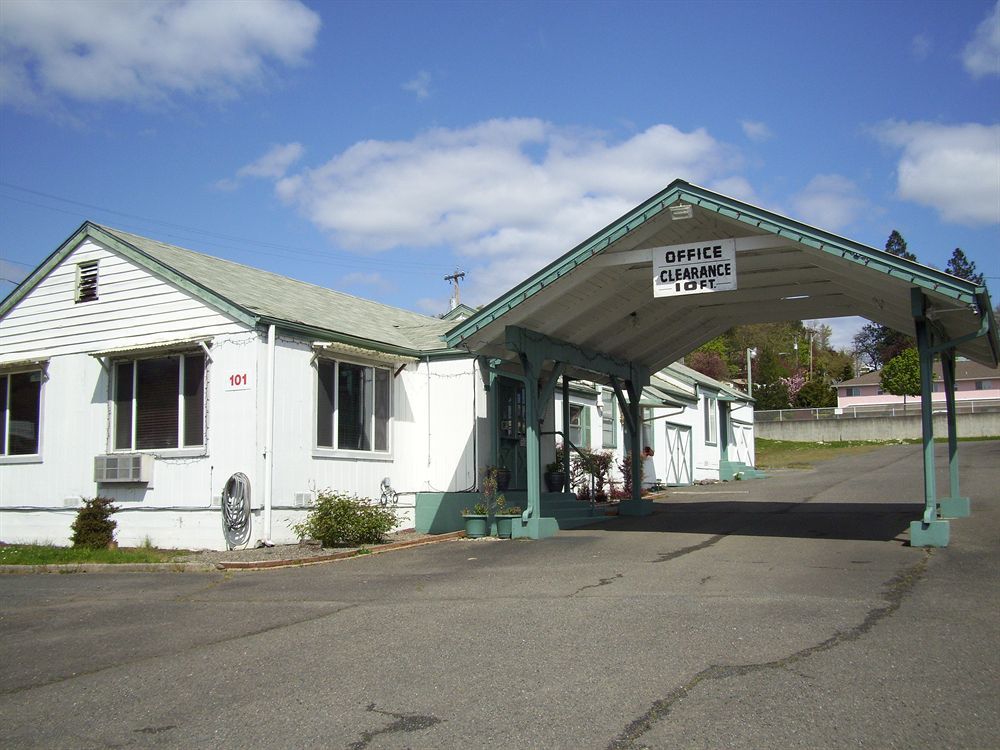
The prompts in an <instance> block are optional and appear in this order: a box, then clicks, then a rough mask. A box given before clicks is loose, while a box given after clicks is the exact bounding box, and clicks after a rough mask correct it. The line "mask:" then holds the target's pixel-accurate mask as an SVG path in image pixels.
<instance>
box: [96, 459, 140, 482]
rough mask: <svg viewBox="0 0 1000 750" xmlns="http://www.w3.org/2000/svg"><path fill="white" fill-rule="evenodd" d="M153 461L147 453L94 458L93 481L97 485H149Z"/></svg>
mask: <svg viewBox="0 0 1000 750" xmlns="http://www.w3.org/2000/svg"><path fill="white" fill-rule="evenodd" d="M153 461H154V459H153V457H152V456H151V455H149V454H148V453H120V454H116V455H110V456H94V481H95V482H97V483H98V484H106V483H111V482H119V483H120V482H131V483H133V484H149V483H150V482H152V481H153Z"/></svg>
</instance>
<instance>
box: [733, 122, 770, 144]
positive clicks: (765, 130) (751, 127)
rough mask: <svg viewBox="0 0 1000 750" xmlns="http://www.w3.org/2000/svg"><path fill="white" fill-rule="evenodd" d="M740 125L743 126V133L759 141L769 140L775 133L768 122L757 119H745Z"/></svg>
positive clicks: (752, 139)
mask: <svg viewBox="0 0 1000 750" xmlns="http://www.w3.org/2000/svg"><path fill="white" fill-rule="evenodd" d="M740 126H741V127H742V128H743V135H745V136H746V137H747V138H749V139H750V140H751V141H757V142H758V143H759V142H762V141H766V140H769V139H770V138H771V137H772V136H773V135H774V134H773V133H772V132H771V128H769V127H768V126H767V124H766V123H763V122H757V121H756V120H743V121H742V122H741V123H740Z"/></svg>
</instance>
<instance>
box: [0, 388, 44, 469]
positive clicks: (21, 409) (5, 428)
mask: <svg viewBox="0 0 1000 750" xmlns="http://www.w3.org/2000/svg"><path fill="white" fill-rule="evenodd" d="M41 403H42V372H41V370H32V371H30V372H15V373H10V374H0V456H33V455H36V454H37V453H38V452H39V450H40V448H41V446H40V445H39V435H40V432H41V430H40V428H41V420H42V412H41Z"/></svg>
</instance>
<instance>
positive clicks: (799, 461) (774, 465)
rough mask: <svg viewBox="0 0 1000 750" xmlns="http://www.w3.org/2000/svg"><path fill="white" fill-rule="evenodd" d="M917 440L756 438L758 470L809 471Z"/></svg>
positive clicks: (911, 443) (919, 440) (915, 443)
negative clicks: (826, 464) (815, 465)
mask: <svg viewBox="0 0 1000 750" xmlns="http://www.w3.org/2000/svg"><path fill="white" fill-rule="evenodd" d="M996 439H997V438H992V437H972V438H959V441H960V442H974V441H979V440H996ZM934 442H935V443H947V442H948V438H946V437H943V438H935V440H934ZM920 443H921V439H920V438H907V439H905V440H840V441H833V442H829V443H800V442H794V441H791V440H767V439H765V438H757V440H756V454H757V468H758V469H811V468H812V467H813V465H814V464H815V463H817V462H819V461H829V460H831V459H834V458H839V457H840V456H851V455H857V454H859V453H867V452H868V451H872V450H875V449H876V448H882V447H884V446H887V445H918V444H920Z"/></svg>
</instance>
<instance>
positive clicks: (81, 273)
mask: <svg viewBox="0 0 1000 750" xmlns="http://www.w3.org/2000/svg"><path fill="white" fill-rule="evenodd" d="M96 299H97V261H96V260H91V261H88V262H86V263H78V264H77V266H76V301H77V302H93V301H94V300H96Z"/></svg>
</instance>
